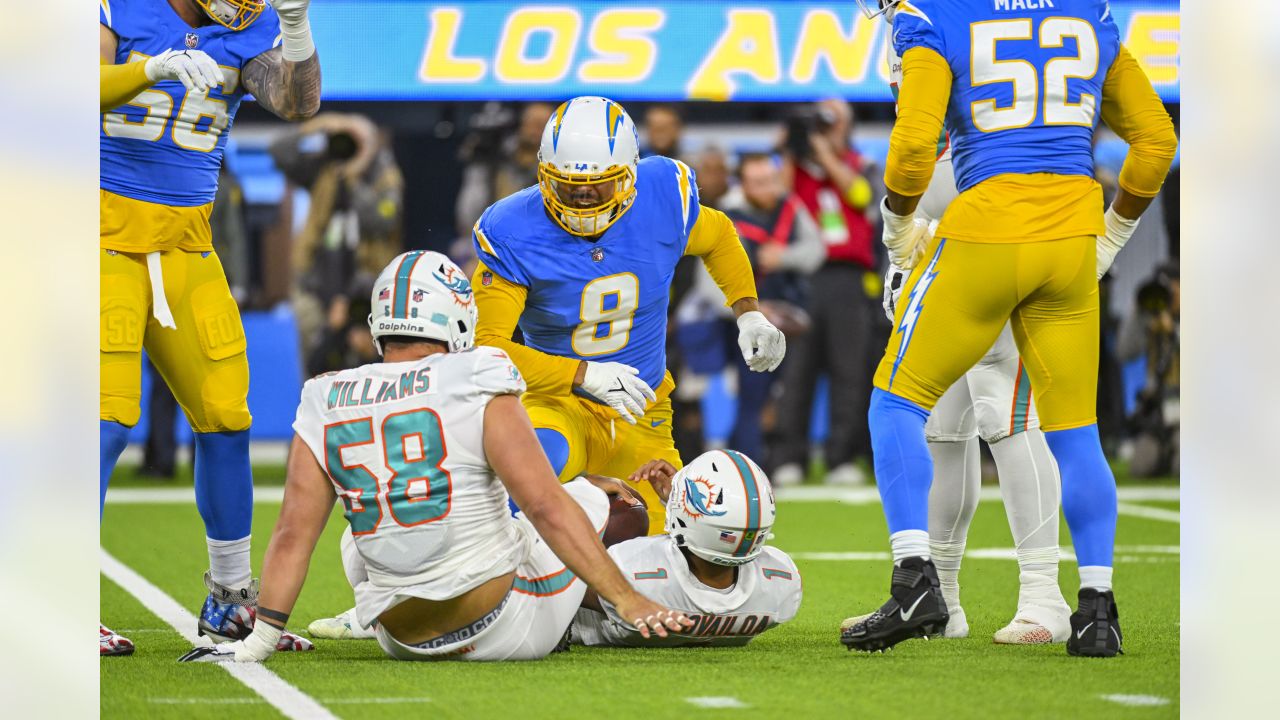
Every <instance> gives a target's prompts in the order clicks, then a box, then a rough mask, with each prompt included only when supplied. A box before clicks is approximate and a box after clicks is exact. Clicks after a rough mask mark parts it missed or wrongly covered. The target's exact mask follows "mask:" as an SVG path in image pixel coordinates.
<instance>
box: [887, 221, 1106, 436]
mask: <svg viewBox="0 0 1280 720" xmlns="http://www.w3.org/2000/svg"><path fill="white" fill-rule="evenodd" d="M1096 243H1097V239H1096V238H1094V237H1093V236H1088V237H1076V238H1069V239H1066V240H1050V241H1044V242H1029V243H974V242H963V241H960V240H954V239H952V240H945V239H940V238H935V239H934V240H933V241H932V242H931V243H930V245H929V248H928V250H927V252H926V253H925V256H924V257H925V259H924V260H922V261H921V262H920V264H919V265H917V266H916V267H915V269H914V270H913V271H912V272H911V276H910V277H909V278H908V279H907V282H906V285H905V286H904V288H903V292H902V296H901V298H900V299H899V301H898V304H897V309H896V313H895V317H894V332H893V336H892V337H891V338H890V340H889V346H888V347H887V348H886V349H885V354H884V358H882V359H881V361H880V366H879V367H878V368H877V370H876V376H875V386H876V387H877V388H879V389H881V390H884V391H887V392H891V393H893V394H894V395H897V396H899V397H903V398H906V399H907V400H910V401H912V402H914V403H917V404H919V405H921V406H922V407H924V408H926V409H930V410H932V409H933V406H934V404H935V403H936V402H937V401H938V398H939V397H941V396H942V393H943V392H945V391H946V389H947V388H948V387H951V384H952V383H953V382H955V381H956V380H958V379H959V378H960V377H961V376H962V375H964V373H965V371H967V370H968V369H969V368H970V367H972V366H973V364H974V363H976V362H977V361H978V359H979V358H981V357H982V355H983V353H985V352H986V351H987V350H988V349H989V348H990V347H991V345H992V343H994V342H995V341H996V337H997V336H999V335H1000V331H1001V329H1002V328H1003V327H1004V323H1005V322H1006V321H1007V320H1011V322H1012V325H1013V337H1014V340H1015V342H1016V343H1017V345H1018V352H1019V353H1021V355H1022V360H1023V365H1024V367H1025V368H1026V370H1027V374H1028V375H1029V376H1030V378H1031V391H1032V394H1033V395H1034V397H1035V403H1036V409H1037V410H1038V411H1039V413H1040V426H1041V427H1042V428H1043V429H1044V430H1045V431H1052V430H1068V429H1071V428H1076V427H1081V426H1084V425H1089V424H1091V423H1094V422H1096V421H1097V388H1098V282H1097V273H1096V266H1097V255H1096V253H1097V246H1096Z"/></svg>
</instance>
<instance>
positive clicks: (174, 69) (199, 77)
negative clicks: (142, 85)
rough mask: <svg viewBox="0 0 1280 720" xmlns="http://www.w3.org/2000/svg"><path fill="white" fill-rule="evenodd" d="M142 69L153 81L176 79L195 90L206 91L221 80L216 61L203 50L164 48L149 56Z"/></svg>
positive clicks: (188, 88)
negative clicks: (153, 55) (157, 53)
mask: <svg viewBox="0 0 1280 720" xmlns="http://www.w3.org/2000/svg"><path fill="white" fill-rule="evenodd" d="M143 70H144V71H145V72H146V74H147V79H148V80H150V81H151V82H153V83H155V82H160V81H162V80H177V81H178V82H181V83H182V84H183V86H184V87H186V88H187V90H195V91H197V92H208V91H210V90H212V89H213V88H215V87H217V86H218V85H221V84H222V82H223V78H222V68H220V67H218V61H217V60H214V59H213V58H211V57H209V56H208V54H206V53H205V52H204V51H203V50H165V51H164V52H162V53H160V54H159V55H156V56H155V57H152V58H149V59H148V60H147V64H146V67H144V68H143Z"/></svg>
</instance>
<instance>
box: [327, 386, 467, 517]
mask: <svg viewBox="0 0 1280 720" xmlns="http://www.w3.org/2000/svg"><path fill="white" fill-rule="evenodd" d="M380 436H381V446H382V459H383V464H384V465H385V466H386V469H387V471H389V472H390V473H391V477H390V478H389V479H388V480H387V483H386V486H385V488H383V487H379V483H378V477H377V475H375V474H374V473H373V471H372V470H370V469H369V467H368V466H366V465H363V464H360V463H355V464H348V463H347V462H346V461H345V460H343V458H342V451H343V450H347V449H349V448H356V447H361V446H364V445H373V444H375V443H377V442H378V437H376V436H375V435H374V432H373V420H372V419H371V418H360V419H358V420H347V421H345V422H340V423H334V424H333V425H329V426H326V427H325V429H324V460H325V462H324V464H325V472H327V473H329V477H330V478H331V479H332V480H333V482H334V484H336V485H337V486H338V487H339V488H340V490H339V493H338V494H339V495H340V496H341V497H342V502H343V504H344V505H345V506H346V508H345V509H346V516H347V522H349V523H351V534H352V535H369V534H372V533H373V532H375V531H377V529H378V525H380V524H381V523H382V508H383V505H386V507H387V510H388V511H389V512H390V514H391V519H392V520H394V521H395V523H396V524H397V525H400V526H401V527H411V526H414V525H423V524H425V523H429V522H435V521H437V520H440V519H442V518H443V517H444V516H446V515H448V514H449V507H450V505H451V504H452V495H453V480H452V478H450V477H449V471H448V470H445V469H444V468H443V467H441V466H442V465H443V463H444V459H445V457H447V456H448V451H447V450H446V448H445V445H444V431H443V429H442V428H441V426H440V416H439V415H437V414H435V412H433V411H431V410H428V409H425V408H424V409H419V410H409V411H406V412H400V413H395V414H394V415H388V416H387V418H386V419H385V420H383V421H382V430H381V433H380Z"/></svg>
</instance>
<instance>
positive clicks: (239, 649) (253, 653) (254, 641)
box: [178, 622, 283, 662]
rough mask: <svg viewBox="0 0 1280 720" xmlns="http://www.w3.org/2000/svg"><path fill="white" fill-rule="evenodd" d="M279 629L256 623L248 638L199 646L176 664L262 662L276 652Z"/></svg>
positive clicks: (267, 624)
mask: <svg viewBox="0 0 1280 720" xmlns="http://www.w3.org/2000/svg"><path fill="white" fill-rule="evenodd" d="M282 633H283V631H282V630H280V628H278V627H276V626H274V625H272V624H271V623H267V622H256V623H254V625H253V632H251V633H249V637H247V638H245V639H243V640H236V641H235V642H229V643H222V644H221V645H201V646H200V647H196V648H192V649H191V650H189V651H187V653H186V654H185V655H183V656H182V657H180V658H178V662H262V661H263V660H266V659H267V658H269V657H271V655H272V654H273V653H274V652H275V651H276V643H278V642H280V635H281V634H282Z"/></svg>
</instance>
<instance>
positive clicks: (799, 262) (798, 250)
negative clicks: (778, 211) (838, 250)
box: [782, 203, 827, 275]
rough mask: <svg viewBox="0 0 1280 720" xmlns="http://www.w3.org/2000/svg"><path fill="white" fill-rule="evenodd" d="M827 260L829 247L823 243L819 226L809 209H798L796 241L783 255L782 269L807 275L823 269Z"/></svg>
mask: <svg viewBox="0 0 1280 720" xmlns="http://www.w3.org/2000/svg"><path fill="white" fill-rule="evenodd" d="M797 204H799V203H797ZM826 259H827V246H826V245H824V244H823V242H822V235H821V233H820V231H819V230H818V224H817V223H816V222H814V221H813V218H812V217H810V216H809V211H808V210H807V209H805V208H804V207H799V208H796V230H795V240H794V242H792V243H791V244H790V245H788V246H787V249H786V252H784V253H782V267H783V268H785V269H787V270H794V271H796V272H800V273H804V274H806V275H807V274H809V273H811V272H813V271H815V270H817V269H818V268H819V267H821V266H822V261H823V260H826Z"/></svg>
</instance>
